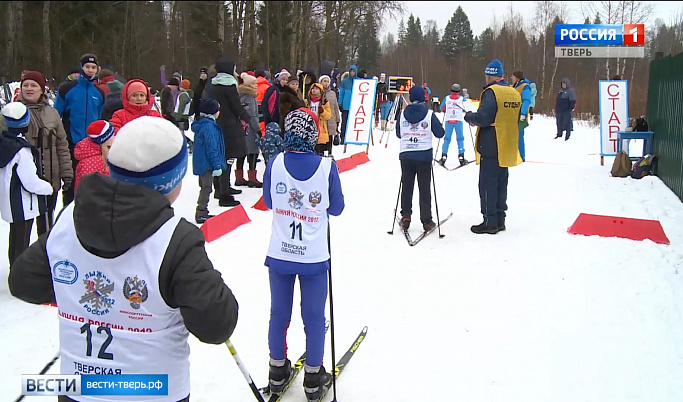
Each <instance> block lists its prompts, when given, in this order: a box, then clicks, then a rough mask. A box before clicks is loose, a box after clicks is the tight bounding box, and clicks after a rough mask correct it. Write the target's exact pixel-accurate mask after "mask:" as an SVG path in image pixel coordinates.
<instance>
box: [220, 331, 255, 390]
mask: <svg viewBox="0 0 683 402" xmlns="http://www.w3.org/2000/svg"><path fill="white" fill-rule="evenodd" d="M225 344H226V345H227V346H228V350H230V354H231V355H232V357H233V358H234V359H235V363H237V367H239V368H240V371H241V372H242V375H243V376H244V379H245V380H247V382H248V383H249V388H251V392H253V393H254V396H255V397H256V399H257V400H258V401H260V402H265V400H264V399H263V396H261V393H260V392H259V390H258V388H257V387H256V384H254V380H252V379H251V376H250V375H249V372H248V371H247V368H246V367H245V366H244V363H242V359H240V356H239V355H238V354H237V351H236V350H235V347H234V346H233V345H232V342H231V341H230V339H228V340H227V341H225Z"/></svg>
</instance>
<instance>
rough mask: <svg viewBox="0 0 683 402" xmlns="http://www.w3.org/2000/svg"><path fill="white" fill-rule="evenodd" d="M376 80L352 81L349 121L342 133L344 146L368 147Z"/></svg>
mask: <svg viewBox="0 0 683 402" xmlns="http://www.w3.org/2000/svg"><path fill="white" fill-rule="evenodd" d="M376 90H377V80H376V79H367V78H366V79H362V78H356V79H355V80H353V92H352V93H351V106H350V107H349V119H348V120H347V122H346V133H344V143H345V144H357V145H369V144H370V132H371V130H372V120H373V118H374V116H375V113H374V108H375V92H376Z"/></svg>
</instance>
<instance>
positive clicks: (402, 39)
mask: <svg viewBox="0 0 683 402" xmlns="http://www.w3.org/2000/svg"><path fill="white" fill-rule="evenodd" d="M406 34H407V32H406V24H405V23H404V22H403V18H401V22H399V23H398V44H399V45H405V44H406Z"/></svg>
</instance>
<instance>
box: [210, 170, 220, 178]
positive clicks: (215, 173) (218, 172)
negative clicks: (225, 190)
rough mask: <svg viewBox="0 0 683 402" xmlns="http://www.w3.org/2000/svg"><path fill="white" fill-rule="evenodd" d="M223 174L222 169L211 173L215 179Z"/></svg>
mask: <svg viewBox="0 0 683 402" xmlns="http://www.w3.org/2000/svg"><path fill="white" fill-rule="evenodd" d="M222 174H223V171H222V170H221V169H216V170H214V171H213V172H211V176H213V177H218V176H220V175H222Z"/></svg>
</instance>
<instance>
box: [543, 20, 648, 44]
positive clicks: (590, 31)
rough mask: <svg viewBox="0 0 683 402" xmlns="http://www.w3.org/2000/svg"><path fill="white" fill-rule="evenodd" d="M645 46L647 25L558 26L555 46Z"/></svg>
mask: <svg viewBox="0 0 683 402" xmlns="http://www.w3.org/2000/svg"><path fill="white" fill-rule="evenodd" d="M644 44H645V24H623V25H621V24H556V25H555V45H556V46H561V45H600V46H606V45H624V46H642V45H644Z"/></svg>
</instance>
